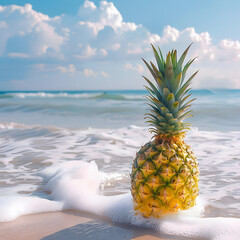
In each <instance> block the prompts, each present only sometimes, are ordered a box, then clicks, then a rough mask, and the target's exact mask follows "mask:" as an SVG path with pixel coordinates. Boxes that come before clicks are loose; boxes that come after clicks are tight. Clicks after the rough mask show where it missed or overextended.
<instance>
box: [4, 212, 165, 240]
mask: <svg viewBox="0 0 240 240" xmlns="http://www.w3.org/2000/svg"><path fill="white" fill-rule="evenodd" d="M0 236H1V239H4V240H36V239H44V240H52V239H59V240H63V239H69V240H70V239H71V240H75V239H76V240H77V239H78V240H79V239H81V240H90V239H91V240H101V239H104V240H112V239H114V240H121V239H124V240H130V239H136V240H155V239H165V240H166V239H169V238H160V237H159V233H157V232H154V231H152V230H148V229H141V228H136V227H129V226H126V225H116V224H113V223H112V222H111V221H110V220H109V219H107V218H102V217H101V218H100V217H97V216H94V215H90V214H85V213H82V212H77V211H63V212H49V213H41V214H31V215H26V216H22V217H19V218H18V219H16V220H14V221H10V222H4V223H0Z"/></svg>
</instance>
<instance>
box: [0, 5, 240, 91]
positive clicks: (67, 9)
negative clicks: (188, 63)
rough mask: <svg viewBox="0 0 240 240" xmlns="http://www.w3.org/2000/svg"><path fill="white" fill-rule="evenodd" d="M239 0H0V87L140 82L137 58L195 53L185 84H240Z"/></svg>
mask: <svg viewBox="0 0 240 240" xmlns="http://www.w3.org/2000/svg"><path fill="white" fill-rule="evenodd" d="M239 9H240V1H237V0H232V1H228V2H227V1H222V0H218V1H216V0H211V1H209V0H184V1H179V0H169V1H162V0H150V1H146V0H131V1H127V0H121V1H116V0H115V1H97V0H94V1H88V0H87V1H83V0H82V1H80V0H68V1H67V0H61V1H56V0H51V1H49V0H41V1H39V0H28V1H24V0H0V86H1V87H0V90H2V91H7V90H100V89H101V90H114V89H117V90H119V89H121V90H122V89H143V85H145V82H144V79H143V78H142V77H141V75H144V76H147V77H149V78H151V76H150V75H149V73H148V71H147V69H146V67H145V66H144V64H143V62H142V60H141V58H142V57H143V58H144V59H146V60H147V61H150V60H151V61H154V58H153V54H152V50H151V47H150V43H152V44H154V45H155V46H159V47H160V48H161V49H162V51H163V53H164V55H165V54H167V52H168V51H169V50H172V49H177V50H178V55H180V54H181V53H182V52H183V51H184V49H185V48H186V47H187V46H188V45H189V44H190V43H192V42H193V45H192V47H191V49H190V51H189V56H188V59H190V58H193V57H196V56H197V57H198V58H197V60H196V61H195V62H194V64H193V65H192V68H191V69H190V70H189V76H190V74H191V73H193V72H194V71H196V70H199V73H198V75H197V76H196V78H195V80H193V84H192V88H194V89H215V88H230V89H234V88H235V89H239V88H240V77H239V76H240V67H239V66H240V31H239V30H238V29H239V22H240V15H239V13H238V10H239Z"/></svg>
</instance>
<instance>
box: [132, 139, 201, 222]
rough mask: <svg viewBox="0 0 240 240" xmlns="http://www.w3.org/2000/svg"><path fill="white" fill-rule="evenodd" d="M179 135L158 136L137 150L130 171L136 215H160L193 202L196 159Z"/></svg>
mask: <svg viewBox="0 0 240 240" xmlns="http://www.w3.org/2000/svg"><path fill="white" fill-rule="evenodd" d="M183 137H184V136H183V135H180V136H174V137H170V138H169V137H168V138H166V137H164V136H163V137H161V136H158V137H156V138H155V140H154V141H151V142H148V143H147V144H145V145H144V146H143V147H142V148H141V149H140V150H139V152H138V153H137V155H136V158H135V160H134V161H133V166H132V173H131V186H132V188H131V193H132V196H133V203H134V210H135V211H136V213H137V214H138V213H141V214H142V215H143V216H144V217H149V216H153V217H156V218H160V217H161V216H164V215H166V214H171V213H176V212H178V211H179V210H186V209H189V208H190V207H192V206H194V205H195V202H196V197H197V195H198V181H199V170H198V162H197V159H196V156H195V155H194V153H193V152H192V150H191V148H190V146H188V145H187V144H186V143H185V142H184V141H183Z"/></svg>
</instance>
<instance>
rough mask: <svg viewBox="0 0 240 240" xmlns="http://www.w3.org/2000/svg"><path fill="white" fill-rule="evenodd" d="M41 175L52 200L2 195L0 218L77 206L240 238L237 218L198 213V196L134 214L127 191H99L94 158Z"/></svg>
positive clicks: (174, 229) (182, 231)
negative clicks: (183, 207) (157, 211)
mask: <svg viewBox="0 0 240 240" xmlns="http://www.w3.org/2000/svg"><path fill="white" fill-rule="evenodd" d="M42 175H43V176H44V177H45V179H48V183H47V185H46V186H45V190H46V191H50V192H51V196H50V198H51V200H48V199H43V198H39V197H33V196H28V197H27V196H25V197H23V196H12V197H7V198H1V199H0V221H9V220H13V219H15V218H17V217H18V216H20V215H24V214H30V213H37V212H46V211H59V210H64V209H76V210H81V211H84V212H89V213H93V214H97V215H102V216H106V217H109V218H111V219H112V221H113V222H116V223H124V224H130V225H134V226H139V227H144V228H151V229H154V230H156V231H159V232H160V234H164V235H167V236H170V237H171V236H181V237H190V238H191V239H213V240H221V239H239V238H240V220H239V219H233V218H203V217H201V214H202V212H203V208H204V205H203V203H202V201H201V200H200V199H198V203H197V205H196V206H195V207H194V208H192V209H190V210H187V211H182V212H180V213H179V214H176V215H172V216H167V217H164V218H162V219H154V218H149V219H145V218H143V217H141V216H139V215H135V214H134V210H133V203H132V197H131V194H130V192H128V193H126V194H120V195H116V196H103V195H100V194H99V184H100V182H101V173H100V172H99V171H98V167H97V165H96V163H95V162H91V163H86V162H76V161H70V162H65V163H61V164H59V165H58V166H54V167H49V168H46V169H45V171H43V172H42Z"/></svg>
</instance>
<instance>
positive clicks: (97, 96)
mask: <svg viewBox="0 0 240 240" xmlns="http://www.w3.org/2000/svg"><path fill="white" fill-rule="evenodd" d="M145 94H146V91H144V90H135V91H132V90H127V91H47V92H46V91H45V92H44V91H42V92H34V91H32V92H23V91H21V92H0V114H1V115H0V120H1V122H16V123H22V124H27V125H33V124H39V125H43V126H59V127H66V128H70V129H76V128H88V127H97V128H119V127H124V126H129V125H137V126H147V125H146V124H145V123H144V119H143V118H144V113H145V111H146V108H147V104H146V99H145V98H144V95H145ZM192 96H193V97H194V98H195V97H196V98H197V99H196V100H195V102H194V103H193V104H194V107H193V108H194V115H195V116H194V118H190V119H189V121H190V122H191V123H192V125H193V127H197V128H198V129H200V130H212V131H213V130H220V131H229V130H233V131H234V130H239V129H240V121H239V115H240V90H193V91H192Z"/></svg>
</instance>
